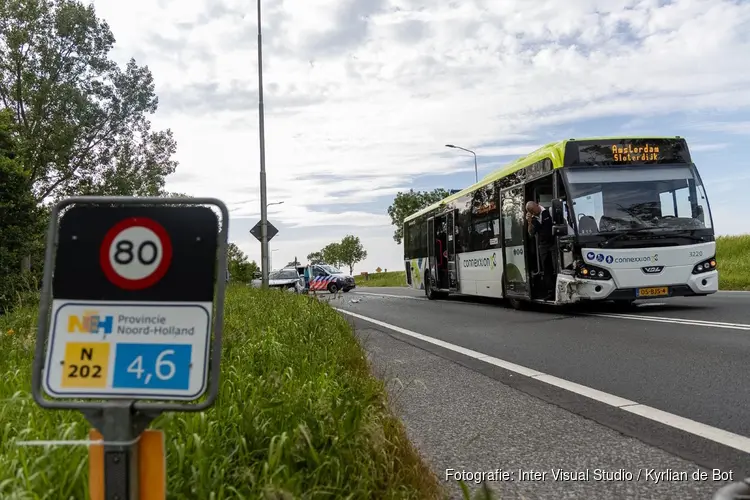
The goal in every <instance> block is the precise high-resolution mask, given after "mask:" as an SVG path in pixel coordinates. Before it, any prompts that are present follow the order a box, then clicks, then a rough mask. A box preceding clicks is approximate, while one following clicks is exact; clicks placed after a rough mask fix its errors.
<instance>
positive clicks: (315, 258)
mask: <svg viewBox="0 0 750 500" xmlns="http://www.w3.org/2000/svg"><path fill="white" fill-rule="evenodd" d="M307 260H308V261H310V264H320V263H322V262H325V259H324V258H323V252H311V253H309V254H307Z"/></svg>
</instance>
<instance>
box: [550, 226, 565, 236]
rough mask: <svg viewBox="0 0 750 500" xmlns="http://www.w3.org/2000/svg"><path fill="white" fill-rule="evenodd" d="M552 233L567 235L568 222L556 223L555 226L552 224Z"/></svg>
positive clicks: (554, 234)
mask: <svg viewBox="0 0 750 500" xmlns="http://www.w3.org/2000/svg"><path fill="white" fill-rule="evenodd" d="M552 235H553V236H567V235H568V225H567V224H555V225H554V226H552Z"/></svg>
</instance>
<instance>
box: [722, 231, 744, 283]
mask: <svg viewBox="0 0 750 500" xmlns="http://www.w3.org/2000/svg"><path fill="white" fill-rule="evenodd" d="M716 262H717V268H718V270H719V289H721V290H750V234H743V235H741V236H720V237H718V238H716Z"/></svg>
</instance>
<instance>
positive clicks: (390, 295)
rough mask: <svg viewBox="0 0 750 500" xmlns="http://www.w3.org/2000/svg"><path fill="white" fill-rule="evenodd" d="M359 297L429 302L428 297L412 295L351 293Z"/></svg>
mask: <svg viewBox="0 0 750 500" xmlns="http://www.w3.org/2000/svg"><path fill="white" fill-rule="evenodd" d="M351 293H355V294H357V295H372V296H375V297H393V298H394V299H411V300H427V297H412V296H411V295H395V294H389V293H371V292H351Z"/></svg>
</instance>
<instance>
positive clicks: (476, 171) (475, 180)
mask: <svg viewBox="0 0 750 500" xmlns="http://www.w3.org/2000/svg"><path fill="white" fill-rule="evenodd" d="M445 147H446V148H454V149H460V150H462V151H466V152H468V153H471V154H473V155H474V183H475V184H476V183H477V182H479V170H478V169H477V154H476V153H475V152H474V151H472V150H471V149H466V148H462V147H461V146H456V145H454V144H446V145H445Z"/></svg>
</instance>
